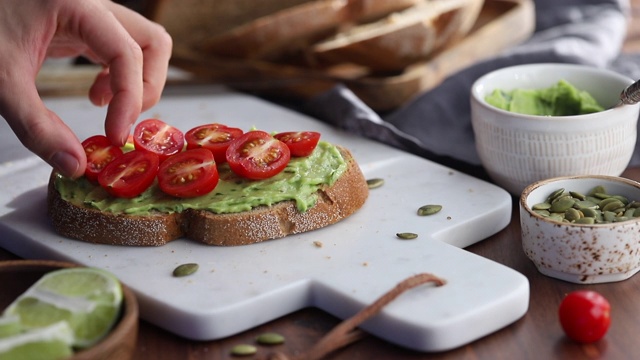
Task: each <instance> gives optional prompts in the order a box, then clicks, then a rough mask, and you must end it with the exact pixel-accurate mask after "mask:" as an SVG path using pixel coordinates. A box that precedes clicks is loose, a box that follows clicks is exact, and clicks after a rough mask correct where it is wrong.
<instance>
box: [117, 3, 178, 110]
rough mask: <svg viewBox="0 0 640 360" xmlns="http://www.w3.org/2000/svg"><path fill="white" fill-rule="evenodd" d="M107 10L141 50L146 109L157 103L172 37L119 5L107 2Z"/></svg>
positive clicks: (167, 62)
mask: <svg viewBox="0 0 640 360" xmlns="http://www.w3.org/2000/svg"><path fill="white" fill-rule="evenodd" d="M108 7H109V8H110V9H111V11H112V12H113V14H114V15H115V16H116V18H117V19H118V21H120V23H121V24H122V25H123V26H124V27H125V29H126V30H127V32H128V33H129V34H130V35H131V37H133V39H134V40H135V41H136V43H137V44H138V45H139V46H140V48H141V49H142V53H143V61H144V64H143V86H144V95H143V101H142V109H143V110H147V109H149V108H150V107H151V106H153V105H155V104H156V103H157V102H158V100H160V96H161V95H162V90H163V89H164V85H165V83H166V80H167V70H168V67H169V59H170V58H171V49H172V45H173V44H172V40H171V36H169V34H168V33H167V32H166V31H165V29H164V28H163V27H162V26H160V25H158V24H156V23H154V22H151V21H149V20H147V19H146V18H144V17H143V16H142V15H140V14H138V13H136V12H133V11H130V10H129V9H127V8H125V7H123V6H121V5H118V4H115V3H113V2H109V3H108Z"/></svg>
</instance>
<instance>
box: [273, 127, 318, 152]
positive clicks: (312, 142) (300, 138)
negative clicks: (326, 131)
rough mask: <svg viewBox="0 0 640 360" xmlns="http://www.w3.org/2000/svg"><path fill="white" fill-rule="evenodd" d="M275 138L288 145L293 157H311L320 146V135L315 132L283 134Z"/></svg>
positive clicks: (276, 135)
mask: <svg viewBox="0 0 640 360" xmlns="http://www.w3.org/2000/svg"><path fill="white" fill-rule="evenodd" d="M274 137H275V138H276V139H278V140H280V141H282V142H283V143H285V144H287V146H288V147H289V150H290V151H291V156H309V155H310V154H311V153H312V152H313V150H314V149H315V148H316V146H317V145H318V141H319V140H320V133H318V132H315V131H300V132H294V131H289V132H282V133H279V134H275V135H274Z"/></svg>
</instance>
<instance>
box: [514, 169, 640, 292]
mask: <svg viewBox="0 0 640 360" xmlns="http://www.w3.org/2000/svg"><path fill="white" fill-rule="evenodd" d="M598 185H602V186H604V187H605V189H606V191H607V193H608V194H612V195H622V196H625V197H627V198H628V199H629V200H635V201H640V183H638V182H635V181H632V180H629V179H624V178H620V177H612V176H568V177H559V178H554V179H547V180H542V181H539V182H536V183H534V184H531V185H530V186H528V187H526V188H525V189H524V191H523V192H522V195H521V197H520V224H521V228H522V247H523V249H524V252H525V254H526V255H527V257H528V258H529V259H531V261H533V263H534V264H535V265H536V267H537V268H538V271H540V272H541V273H542V274H545V275H548V276H551V277H554V278H558V279H562V280H565V281H569V282H573V283H579V284H591V283H603V282H614V281H621V280H625V279H627V278H629V277H631V276H632V275H633V274H635V273H636V272H638V270H640V241H638V240H639V237H638V236H639V234H640V218H635V219H632V220H628V221H624V222H614V223H608V224H596V225H581V224H572V223H566V222H559V221H554V220H550V219H549V218H545V217H543V216H541V215H539V214H537V213H535V212H534V211H533V210H532V207H533V206H534V205H535V204H538V203H541V202H544V201H545V199H546V198H547V197H548V196H549V195H550V194H551V193H552V192H554V191H555V190H558V189H565V191H577V192H580V193H583V194H586V193H588V192H589V191H590V190H591V189H593V188H594V187H595V186H598Z"/></svg>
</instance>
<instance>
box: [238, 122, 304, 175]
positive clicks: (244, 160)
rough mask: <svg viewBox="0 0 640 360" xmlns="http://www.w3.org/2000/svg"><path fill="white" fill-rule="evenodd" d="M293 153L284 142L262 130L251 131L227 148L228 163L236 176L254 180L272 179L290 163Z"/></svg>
mask: <svg viewBox="0 0 640 360" xmlns="http://www.w3.org/2000/svg"><path fill="white" fill-rule="evenodd" d="M289 159H291V153H290V151H289V148H288V147H287V145H285V143H283V142H282V141H280V140H278V139H276V138H274V137H273V136H271V135H269V134H268V133H266V132H264V131H260V130H255V131H249V132H246V133H244V134H243V135H242V136H240V137H239V138H237V139H235V140H233V141H232V142H231V144H230V145H229V147H228V148H227V162H228V163H229V167H230V168H231V170H232V171H233V172H235V173H236V174H238V175H240V176H243V177H246V178H249V179H252V180H262V179H267V178H270V177H272V176H274V175H276V174H278V173H279V172H281V171H282V170H284V168H285V167H286V166H287V164H288V163H289Z"/></svg>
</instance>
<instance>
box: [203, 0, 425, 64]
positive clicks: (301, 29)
mask: <svg viewBox="0 0 640 360" xmlns="http://www.w3.org/2000/svg"><path fill="white" fill-rule="evenodd" d="M420 1H422V0H315V1H308V2H305V3H303V4H300V5H297V6H292V7H289V8H285V9H282V10H280V11H277V12H274V13H271V14H268V15H266V16H263V17H260V18H257V19H255V20H253V21H249V22H246V23H244V24H242V25H241V26H238V27H236V28H233V29H231V30H229V31H226V32H223V33H220V34H211V36H210V38H209V39H208V40H206V41H205V43H204V45H203V47H202V51H203V52H204V53H207V54H212V55H216V56H221V57H232V58H241V59H260V60H271V59H277V58H283V57H286V55H287V54H294V53H296V51H298V50H299V49H303V48H305V47H308V46H310V45H311V44H313V43H314V42H316V41H319V40H321V39H323V38H325V37H328V36H330V35H332V34H334V33H336V32H338V31H340V29H341V28H343V27H347V26H351V25H352V24H354V23H361V22H365V21H371V20H374V19H378V18H380V17H383V16H386V15H388V14H390V13H393V12H396V11H400V10H403V9H406V8H408V7H411V6H413V5H415V4H416V3H419V2H420Z"/></svg>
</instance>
